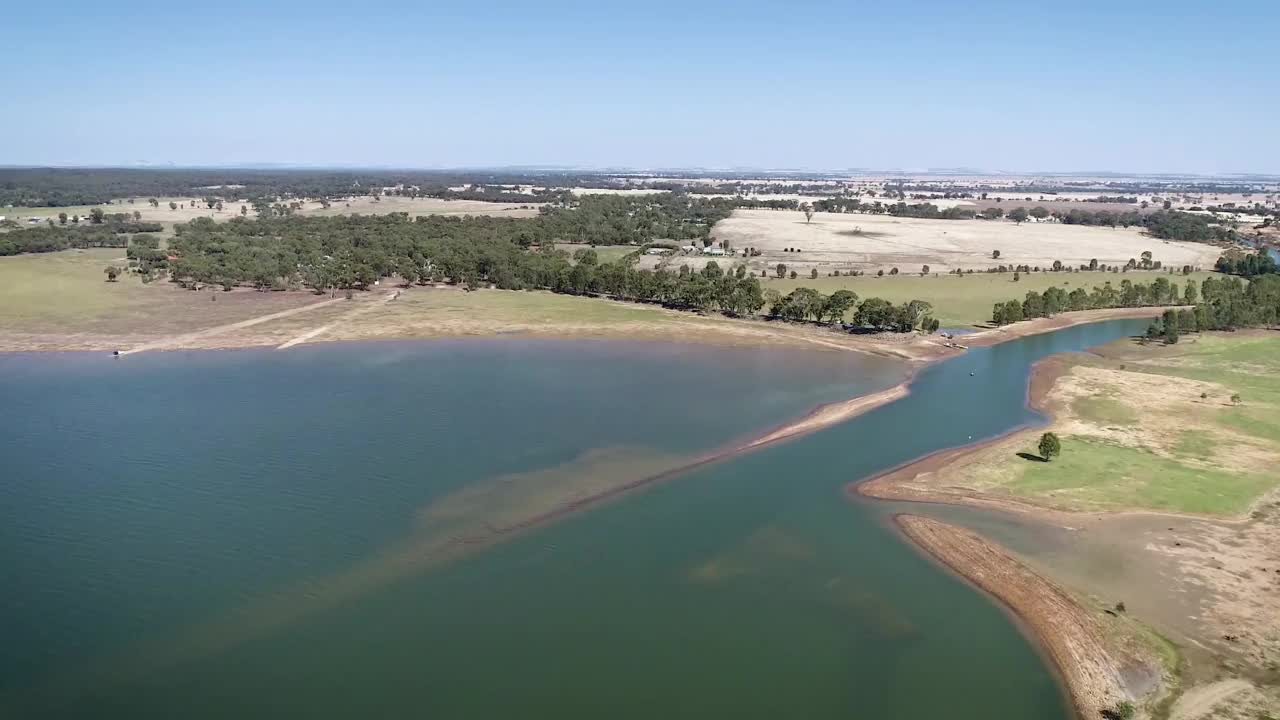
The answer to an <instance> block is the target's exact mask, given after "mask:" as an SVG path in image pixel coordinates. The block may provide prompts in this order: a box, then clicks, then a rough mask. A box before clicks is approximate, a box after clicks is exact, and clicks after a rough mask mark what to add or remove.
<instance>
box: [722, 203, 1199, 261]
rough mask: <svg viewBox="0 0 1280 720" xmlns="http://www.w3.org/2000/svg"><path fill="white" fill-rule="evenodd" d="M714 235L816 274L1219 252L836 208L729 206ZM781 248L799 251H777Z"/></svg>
mask: <svg viewBox="0 0 1280 720" xmlns="http://www.w3.org/2000/svg"><path fill="white" fill-rule="evenodd" d="M855 232H856V233H859V234H855ZM713 234H714V235H715V236H716V238H717V239H719V240H728V241H730V242H731V243H732V245H733V247H734V248H736V249H739V250H741V249H742V248H746V247H752V248H758V249H760V250H761V251H763V252H764V255H762V256H761V257H757V258H754V259H753V260H752V266H753V267H755V268H763V267H772V266H773V265H775V264H776V263H779V262H782V263H786V265H787V266H788V267H790V268H793V269H796V270H800V271H801V272H802V273H805V272H808V271H809V270H810V269H811V268H815V267H816V268H817V269H818V273H819V275H826V274H827V273H828V272H830V271H831V270H841V271H844V270H853V269H860V270H877V269H880V268H884V269H886V270H888V269H890V268H893V267H897V268H899V269H900V270H901V271H903V272H919V271H920V268H921V266H922V265H928V266H929V268H930V270H931V271H933V272H939V271H940V272H946V271H948V270H951V269H953V268H963V269H973V270H984V269H986V268H989V267H992V266H993V265H998V264H1006V265H1024V264H1025V265H1032V266H1037V265H1038V266H1042V267H1043V266H1048V265H1052V263H1053V261H1054V260H1061V261H1062V262H1063V263H1064V264H1066V265H1068V266H1078V265H1080V264H1086V263H1088V262H1089V261H1090V260H1091V259H1094V258H1096V259H1097V260H1098V262H1100V263H1104V264H1107V265H1113V264H1124V263H1126V262H1128V260H1129V259H1130V258H1137V257H1139V256H1140V255H1141V254H1142V252H1143V251H1144V250H1149V251H1151V253H1152V255H1153V256H1154V259H1155V260H1159V261H1161V262H1162V263H1164V264H1165V265H1166V266H1174V267H1181V266H1182V265H1193V266H1196V267H1208V266H1212V265H1213V263H1214V261H1215V260H1217V258H1218V255H1219V254H1220V250H1219V249H1218V248H1217V247H1214V246H1211V245H1202V244H1197V243H1181V242H1169V241H1165V240H1158V239H1155V238H1149V237H1146V236H1144V235H1143V234H1141V233H1140V232H1139V231H1138V230H1136V229H1133V230H1124V229H1114V230H1113V229H1110V228H1096V227H1081V226H1074V225H1059V224H1056V223H1024V224H1022V225H1017V224H1015V223H1012V222H1006V221H986V220H919V219H914V218H895V217H890V216H884V215H861V214H837V213H818V214H816V215H814V216H813V221H812V222H811V223H806V222H805V219H804V215H803V214H802V213H799V212H790V211H778V210H735V211H734V213H733V215H732V216H730V217H729V218H728V219H726V220H722V221H721V222H719V223H717V224H716V227H715V229H714V233H713ZM784 248H799V249H800V251H801V252H800V253H790V252H783V249H784ZM993 250H999V251H1000V259H999V260H997V261H993V260H992V259H991V252H992V251H993Z"/></svg>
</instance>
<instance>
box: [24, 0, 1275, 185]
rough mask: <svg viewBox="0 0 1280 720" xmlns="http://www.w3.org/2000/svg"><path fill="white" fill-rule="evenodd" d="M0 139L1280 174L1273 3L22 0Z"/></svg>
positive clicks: (565, 158)
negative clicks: (191, 0) (211, 0)
mask: <svg viewBox="0 0 1280 720" xmlns="http://www.w3.org/2000/svg"><path fill="white" fill-rule="evenodd" d="M0 20H3V26H0V51H3V57H4V58H5V62H4V64H3V69H2V70H0V78H3V86H4V87H6V88H7V92H6V93H5V94H6V96H7V101H6V105H7V107H6V109H5V110H4V112H3V113H0V137H4V138H6V141H5V142H3V143H2V144H0V164H80V165H91V164H113V165H117V164H123V165H130V164H134V163H141V162H145V163H155V164H161V163H174V164H179V165H201V164H235V163H288V164H304V165H363V166H367V165H379V166H398V167H457V166H480V165H559V166H596V167H599V166H627V167H742V166H750V167H772V168H783V167H785V168H805V169H837V168H852V167H860V168H881V169H887V168H901V169H908V170H912V169H923V168H927V167H935V168H940V167H959V166H964V167H974V168H983V169H989V170H1010V171H1036V170H1078V171H1083V170H1115V171H1134V172H1199V173H1215V172H1216V173H1226V172H1269V173H1280V142H1277V141H1276V130H1277V129H1280V112H1278V111H1280V93H1277V92H1276V91H1275V87H1276V84H1277V82H1278V81H1280V54H1278V53H1276V51H1275V47H1274V42H1275V35H1274V28H1275V27H1277V26H1280V2H1275V0H1257V1H1254V2H1245V1H1233V0H1227V1H1224V2H1216V3H1208V2H1203V1H1198V2H1195V3H1184V2H1181V0H1173V1H1172V2H1165V3H1159V4H1151V3H1126V2H1106V3H1100V2H1099V3H1095V2H1092V1H1091V0H1081V1H1076V2H1069V3H1040V2H1036V1H1035V0H1023V2H1019V3H990V2H978V1H973V0H971V1H969V2H925V1H916V2H911V1H904V2H884V1H883V0H880V1H878V2H868V3H861V2H793V3H781V2H780V3H765V2H752V1H751V0H741V1H739V2H698V1H697V0H686V1H685V2H680V3H672V2H663V1H662V0H650V1H648V2H644V3H625V4H624V3H615V2H609V1H608V0H597V1H596V2H592V3H586V2H583V3H564V2H555V1H554V0H548V1H546V2H527V1H526V2H504V1H503V0H489V1H487V2H484V1H482V2H451V3H438V2H419V3H400V2H393V1H388V2H375V3H352V2H344V3H341V4H336V3H335V4H328V3H325V2H293V1H292V0H284V1H281V2H267V3H238V2H234V1H232V2H224V3H216V4H213V5H208V4H204V5H201V4H195V5H190V4H183V3H173V2H166V3H156V4H149V3H138V2H127V1H125V2H114V3H108V2H99V1H98V0H84V1H78V0H66V1H64V2H49V3H22V4H19V5H18V6H15V7H13V8H11V9H9V10H7V11H6V12H5V13H3V14H0Z"/></svg>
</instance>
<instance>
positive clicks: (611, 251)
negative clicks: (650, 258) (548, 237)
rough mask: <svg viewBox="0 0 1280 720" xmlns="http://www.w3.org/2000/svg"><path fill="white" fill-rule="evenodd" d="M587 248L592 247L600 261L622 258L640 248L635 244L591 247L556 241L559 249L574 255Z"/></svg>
mask: <svg viewBox="0 0 1280 720" xmlns="http://www.w3.org/2000/svg"><path fill="white" fill-rule="evenodd" d="M587 248H590V249H593V250H595V251H596V261H597V262H600V263H607V262H614V261H615V260H620V259H622V257H623V256H625V255H630V254H631V253H633V252H635V251H637V250H639V249H640V248H638V247H636V246H634V245H597V246H596V247H594V248H591V246H590V245H586V244H582V243H556V249H557V250H564V251H565V252H567V253H569V254H570V255H572V254H573V253H574V252H575V251H577V250H582V249H587Z"/></svg>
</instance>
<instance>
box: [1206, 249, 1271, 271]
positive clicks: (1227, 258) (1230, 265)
mask: <svg viewBox="0 0 1280 720" xmlns="http://www.w3.org/2000/svg"><path fill="white" fill-rule="evenodd" d="M1213 269H1214V270H1217V271H1218V272H1220V273H1225V274H1227V275H1240V276H1241V277H1254V276H1256V275H1272V274H1275V273H1280V265H1277V264H1276V261H1275V258H1273V257H1271V255H1270V254H1268V253H1265V252H1253V253H1248V254H1246V253H1241V252H1239V251H1235V252H1228V253H1226V254H1224V255H1223V256H1222V257H1220V258H1218V262H1217V263H1216V264H1215V265H1214V266H1213Z"/></svg>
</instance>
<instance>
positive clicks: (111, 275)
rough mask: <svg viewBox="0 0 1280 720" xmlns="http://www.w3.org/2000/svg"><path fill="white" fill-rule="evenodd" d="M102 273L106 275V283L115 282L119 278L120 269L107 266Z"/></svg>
mask: <svg viewBox="0 0 1280 720" xmlns="http://www.w3.org/2000/svg"><path fill="white" fill-rule="evenodd" d="M102 272H104V273H106V274H107V282H115V281H116V278H118V277H120V268H118V267H116V266H115V265H108V266H107V267H106V269H105V270H103V271H102Z"/></svg>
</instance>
